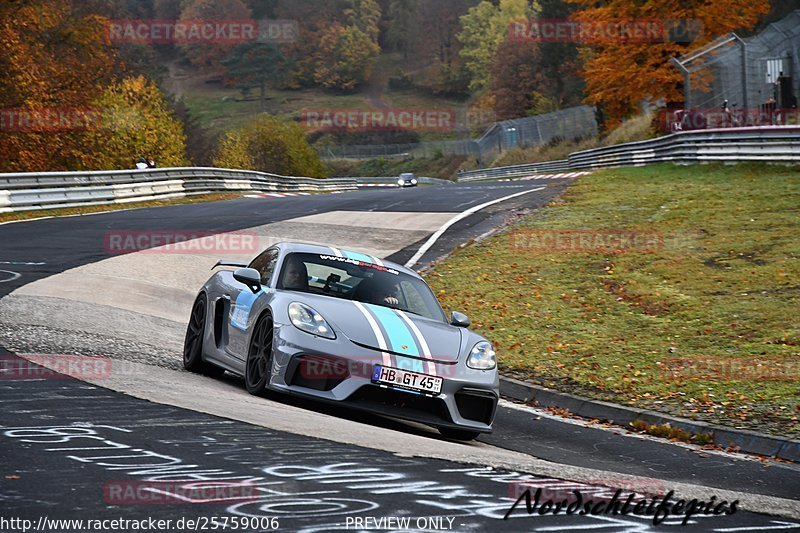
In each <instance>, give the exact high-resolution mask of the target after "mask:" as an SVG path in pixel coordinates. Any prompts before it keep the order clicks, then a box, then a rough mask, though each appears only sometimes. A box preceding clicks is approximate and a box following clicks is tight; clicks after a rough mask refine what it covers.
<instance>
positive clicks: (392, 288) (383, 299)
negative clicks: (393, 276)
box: [356, 279, 400, 307]
mask: <svg viewBox="0 0 800 533" xmlns="http://www.w3.org/2000/svg"><path fill="white" fill-rule="evenodd" d="M398 291H399V287H398V286H397V284H396V283H392V282H389V283H380V282H378V281H376V280H374V279H365V280H364V281H362V282H361V283H360V284H359V285H358V290H357V291H356V299H357V300H359V301H362V302H366V303H371V304H375V305H383V306H386V307H397V306H399V305H400V300H399V299H398V298H397V294H398Z"/></svg>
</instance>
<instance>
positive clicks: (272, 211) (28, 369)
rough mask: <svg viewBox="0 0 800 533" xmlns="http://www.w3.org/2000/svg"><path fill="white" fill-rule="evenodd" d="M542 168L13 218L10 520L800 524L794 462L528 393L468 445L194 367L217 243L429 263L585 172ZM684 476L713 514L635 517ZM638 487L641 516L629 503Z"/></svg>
mask: <svg viewBox="0 0 800 533" xmlns="http://www.w3.org/2000/svg"><path fill="white" fill-rule="evenodd" d="M541 183H542V182H537V184H536V186H534V185H530V184H527V183H526V184H521V182H505V183H495V184H474V185H468V186H450V187H425V188H418V189H412V190H394V189H391V190H380V191H369V192H356V193H346V194H336V195H326V196H308V197H296V198H282V199H241V200H234V201H228V202H219V203H210V204H200V205H182V206H171V207H163V208H156V209H143V210H132V211H123V212H114V213H106V214H99V215H92V216H83V217H69V218H59V219H45V220H39V221H32V222H24V223H13V224H6V225H2V226H0V296H2V297H3V298H2V299H1V300H0V344H1V345H2V346H4V347H5V348H7V349H8V350H9V351H5V350H3V351H2V361H3V368H2V374H0V377H2V379H0V388H2V390H3V391H4V393H3V395H2V397H1V398H0V402H2V407H3V412H4V417H3V421H2V426H1V427H0V441H2V443H1V444H0V454H2V456H3V458H4V465H5V466H6V468H5V470H6V474H7V475H5V476H4V478H3V479H2V480H0V498H2V499H3V501H4V508H5V509H6V510H4V511H3V514H2V515H0V530H3V531H6V530H12V528H13V527H15V526H12V525H9V524H7V523H3V522H2V519H3V518H19V519H20V520H22V519H24V520H30V521H32V523H33V524H36V525H38V526H42V527H40V530H59V529H57V528H56V527H55V526H57V525H59V524H55V525H53V524H49V523H48V524H49V525H48V524H43V523H40V522H37V521H39V520H42V517H43V516H44V517H45V518H47V519H48V520H50V519H83V520H90V519H105V520H112V519H115V518H116V519H129V520H134V519H142V518H145V517H148V518H149V517H152V518H153V519H157V518H158V519H163V520H166V519H171V520H173V523H172V524H170V527H169V528H168V529H170V530H176V531H181V530H190V529H191V530H202V529H214V527H213V525H214V524H216V529H225V528H227V529H237V528H236V527H234V524H236V525H237V526H241V525H242V520H244V519H248V520H252V521H253V522H252V523H251V522H248V523H247V524H246V525H247V527H246V528H241V527H238V529H239V530H242V529H247V530H271V529H274V528H276V527H279V528H280V529H284V530H303V531H331V530H337V529H341V530H350V531H355V530H374V529H383V530H425V531H442V530H450V531H471V530H485V529H488V528H492V529H498V530H503V531H505V530H508V531H517V530H525V531H530V530H537V529H542V530H547V531H559V530H565V531H569V530H574V529H576V528H581V529H601V530H610V531H615V530H616V531H648V530H651V529H654V530H656V529H662V528H665V527H667V528H671V527H670V526H674V527H680V526H682V525H683V524H684V518H686V520H685V523H686V524H687V525H691V527H692V529H693V530H709V531H749V530H752V529H756V528H758V529H765V528H767V529H769V528H773V529H782V530H792V529H800V520H798V519H800V502H798V500H797V498H798V496H797V495H798V494H800V481H799V480H800V475H798V474H800V470H798V468H797V467H796V466H794V465H787V464H778V463H775V464H773V463H766V464H765V463H762V462H760V461H754V460H752V459H750V458H747V457H744V456H736V455H732V454H725V453H716V452H714V453H712V452H707V451H702V452H701V451H698V450H696V449H693V448H691V447H689V446H675V445H671V444H666V443H663V442H659V441H656V440H654V439H648V438H642V437H639V436H631V435H626V434H624V433H625V432H623V431H621V430H616V431H615V430H608V429H598V428H596V427H592V426H588V425H585V424H581V423H578V422H575V421H568V420H562V419H559V418H557V417H554V416H551V415H548V414H547V413H545V412H541V411H537V410H535V409H531V408H528V407H523V406H516V405H513V404H511V403H508V402H504V403H503V405H502V406H501V408H500V410H499V412H498V417H497V422H496V426H495V427H496V430H495V433H493V434H492V435H487V436H482V437H481V438H480V439H479V440H478V441H477V442H475V443H470V444H463V443H457V442H449V441H447V440H444V439H442V438H441V437H440V436H439V435H438V433H436V432H435V431H432V430H430V429H428V428H426V427H422V426H418V425H415V424H409V423H401V422H397V421H392V420H386V419H381V418H377V417H374V416H368V415H361V414H353V413H350V412H347V411H343V410H341V409H338V408H336V407H327V406H321V405H317V404H314V403H311V402H305V401H301V400H296V399H289V398H284V397H269V398H255V397H251V396H248V395H247V394H246V392H245V391H244V390H243V389H244V388H243V385H242V383H241V382H240V381H239V380H237V379H235V378H232V377H228V378H223V379H221V380H211V379H208V378H204V377H200V376H195V375H191V374H188V373H186V372H183V371H182V370H181V369H180V362H181V349H182V340H183V335H184V331H185V324H186V320H187V317H188V315H189V310H190V307H191V303H192V299H193V297H194V295H195V293H196V290H197V288H198V287H199V286H200V285H201V284H202V283H203V282H204V281H205V280H206V279H207V277H208V276H209V275H210V271H211V267H212V266H213V265H214V263H215V262H216V261H217V260H218V259H220V258H223V257H224V258H228V259H242V260H246V259H250V258H252V257H253V256H254V255H255V254H256V253H258V251H260V250H262V249H264V248H265V247H267V246H268V245H270V244H272V243H274V242H278V241H287V240H288V241H304V242H314V243H325V244H331V245H334V246H337V247H342V248H348V249H356V250H360V251H362V252H365V253H368V254H371V255H374V256H378V257H383V258H389V259H391V260H394V261H396V262H400V263H403V262H406V261H409V260H412V259H413V260H414V261H417V260H418V261H419V262H418V265H419V266H424V265H426V264H428V263H430V261H432V260H435V259H436V258H439V257H441V256H442V255H443V254H445V253H447V252H448V251H449V250H451V249H452V248H453V247H454V246H456V245H457V244H458V243H460V242H464V241H466V240H468V239H471V238H476V237H480V236H481V235H485V234H487V233H489V232H491V231H494V230H496V228H498V227H500V226H502V225H503V224H504V223H505V221H506V219H507V218H508V217H509V216H513V215H515V214H519V213H523V212H526V211H528V210H531V209H536V208H539V207H542V206H544V205H546V204H547V203H548V202H549V201H551V200H552V199H553V198H554V197H555V196H557V195H558V194H560V192H561V191H562V190H563V188H564V187H565V186H566V183H565V182H564V181H561V180H555V181H552V182H551V183H549V184H548V185H547V186H542V185H541ZM520 193H524V194H520ZM500 199H506V200H503V201H497V200H500ZM480 206H485V207H484V208H482V209H480V210H477V209H475V208H476V207H480ZM464 213H467V215H468V216H466V215H464V216H462V214H464ZM432 235H435V236H436V239H435V240H434V239H432V238H431V236H432ZM186 239H191V240H188V241H186ZM175 241H181V242H180V243H179V244H175ZM420 251H421V252H420ZM465 311H467V312H468V311H469V310H465ZM12 352H13V353H12ZM86 356H101V357H92V358H90V357H86ZM47 368H52V369H53V370H54V371H53V372H49V371H47ZM64 373H68V374H71V375H76V376H77V377H79V378H80V380H75V379H72V378H69V377H66V376H64V375H63V374H64ZM144 400H149V401H144ZM212 489H213V490H212ZM528 489H530V490H531V492H530V493H529V494H530V495H531V496H532V502H531V507H529V508H527V509H526V502H525V498H524V497H525V494H526V491H527V490H528ZM537 489H539V490H538V495H539V499H538V500H537V499H536V495H537ZM617 489H619V490H620V493H619V494H616V500H615V493H616V490H617ZM214 490H216V492H214ZM573 491H578V492H579V493H580V494H581V497H582V498H583V500H584V501H587V500H588V499H592V501H593V505H595V504H596V505H597V507H591V506H590V507H587V508H586V510H587V512H585V513H583V514H581V513H578V512H575V510H574V509H573V514H571V515H569V516H567V515H566V512H565V511H566V509H565V510H564V511H563V512H561V513H560V514H555V513H554V512H552V509H550V510H548V511H547V512H542V511H543V510H544V509H545V504H544V502H545V501H546V500H552V501H553V502H556V501H563V500H564V499H565V498H571V500H570V501H574V499H575V497H576V496H575V494H576V493H574V492H573ZM669 491H674V493H673V495H672V500H673V501H678V500H680V499H684V500H686V502H689V501H691V500H692V499H695V500H697V504H696V505H695V507H699V502H705V503H708V505H707V506H706V507H704V510H705V511H706V512H702V511H698V512H696V513H694V516H691V517H685V513H684V514H681V513H680V512H678V513H676V514H675V515H669V516H668V517H666V519H665V520H664V521H663V522H660V524H658V525H656V524H655V523H654V522H655V521H654V520H653V516H652V514H651V515H648V516H645V515H641V516H638V515H637V514H636V513H633V512H631V509H633V506H634V504H636V503H637V502H638V501H640V500H643V499H646V498H648V497H649V498H650V500H648V501H650V502H651V503H652V502H655V500H656V499H657V497H662V499H663V495H664V494H666V493H668V492H669ZM67 495H69V498H67ZM629 495H631V502H630V503H631V508H630V509H628V511H629V512H627V513H614V512H612V510H614V509H618V508H619V507H620V505H621V504H618V505H617V506H616V507H615V506H614V503H615V501H617V500H619V499H620V498H621V499H622V500H623V502H622V503H624V499H625V498H626V497H628V496H629ZM520 497H522V499H521V500H520V502H521V503H520V504H519V506H518V507H517V508H516V509H515V510H514V511H513V512H511V513H510V514H508V516H507V513H508V512H509V510H510V509H511V508H512V505H513V504H514V502H515V501H517V500H518V499H519V498H520ZM712 498H713V500H712ZM723 501H725V502H727V504H726V505H730V503H731V502H733V501H738V504H737V512H736V513H735V514H732V515H731V514H726V513H725V510H726V509H728V510H730V509H729V508H728V507H726V506H721V507H720V505H721V502H723ZM537 502H538V503H539V504H541V506H538V507H537ZM602 502H605V504H604V505H599V504H600V503H602ZM711 503H713V504H714V505H713V506H712V505H711ZM553 505H555V503H554V504H553ZM687 505H688V503H687ZM605 508H608V509H609V511H608V512H604V509H605ZM714 509H717V510H719V511H720V513H719V514H714V512H713V511H714ZM528 511H531V512H530V513H529V512H528ZM753 512H755V513H760V514H754V513H753ZM640 514H641V513H640ZM45 515H46V516H45ZM504 517H507V518H508V519H507V520H504ZM180 518H183V519H184V522H183V523H180V524H179V523H177V522H175V520H177V519H180ZM212 519H214V520H215V522H214V523H212V522H211V520H212ZM272 519H274V520H272ZM406 519H408V520H409V521H406ZM188 520H195V521H201V522H202V521H203V520H205V521H206V523H205V525H206V526H207V527H205V528H204V527H202V525H203V524H201V523H188V522H187V521H188ZM224 520H226V522H225V523H224V524H223V521H224ZM16 525H17V526H18V525H20V524H19V523H17V524H16ZM60 525H64V524H60ZM96 525H97V524H96ZM100 525H101V526H102V525H103V524H100ZM117 525H118V526H120V527H119V528H118V529H125V528H124V527H122V526H123V525H124V524H117ZM127 525H128V526H131V524H127ZM223 525H224V526H225V527H223ZM44 526H47V527H44ZM72 526H74V527H73V529H72V530H86V529H81V528H82V527H84V526H86V524H80V525H78V524H72V525H71V526H70V527H72ZM79 526H80V527H79ZM189 526H194V527H189ZM95 529H102V528H99V527H98V528H95ZM64 530H67V528H64Z"/></svg>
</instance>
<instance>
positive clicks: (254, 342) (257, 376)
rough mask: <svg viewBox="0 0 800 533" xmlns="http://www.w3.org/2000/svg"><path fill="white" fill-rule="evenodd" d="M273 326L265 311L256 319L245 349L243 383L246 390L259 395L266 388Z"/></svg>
mask: <svg viewBox="0 0 800 533" xmlns="http://www.w3.org/2000/svg"><path fill="white" fill-rule="evenodd" d="M273 333H274V327H273V322H272V315H270V314H269V313H265V314H264V315H262V316H261V318H259V319H258V322H257V323H256V327H255V329H253V335H252V336H251V337H250V347H249V349H248V350H247V362H246V364H245V372H244V383H245V386H246V387H247V392H249V393H250V394H253V395H256V396H261V395H263V394H264V393H265V392H266V390H267V383H268V382H269V378H270V374H271V369H272V335H273Z"/></svg>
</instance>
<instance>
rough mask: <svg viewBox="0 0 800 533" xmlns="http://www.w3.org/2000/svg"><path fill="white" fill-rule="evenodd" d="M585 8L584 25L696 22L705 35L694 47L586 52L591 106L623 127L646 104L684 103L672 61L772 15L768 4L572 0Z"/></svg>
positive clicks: (653, 44)
mask: <svg viewBox="0 0 800 533" xmlns="http://www.w3.org/2000/svg"><path fill="white" fill-rule="evenodd" d="M567 1H569V2H571V3H574V4H577V5H578V6H579V7H581V8H582V9H580V10H579V11H577V12H576V13H575V14H574V15H573V17H574V18H575V19H576V20H578V21H581V22H584V23H587V24H589V23H598V22H599V23H602V22H604V21H605V22H609V21H618V20H631V19H647V20H658V21H665V22H668V21H678V20H682V21H697V22H699V23H700V24H701V26H702V30H701V31H700V32H698V34H697V36H696V38H694V39H691V40H688V41H689V42H675V41H671V40H669V36H668V35H666V36H664V38H660V39H658V40H656V39H653V40H651V41H647V42H642V41H638V42H635V41H634V40H628V41H624V40H621V39H616V40H612V39H604V40H603V42H598V43H595V44H592V45H589V46H586V47H585V48H583V50H582V55H583V59H584V73H585V74H584V76H585V81H586V92H587V94H588V97H587V102H588V103H590V104H596V105H600V106H602V108H603V110H604V112H605V114H606V117H607V120H608V122H607V124H608V125H609V126H613V125H615V124H618V123H619V122H620V121H621V120H622V119H623V118H624V117H626V116H628V115H630V114H632V113H634V112H636V110H637V107H638V104H639V102H641V101H642V100H645V99H649V100H658V99H660V98H664V99H666V100H667V101H680V100H682V95H681V91H680V84H681V82H682V76H681V73H680V71H679V70H678V69H676V68H675V67H674V66H673V65H672V64H670V61H669V60H670V58H673V57H678V56H681V55H683V54H685V53H686V52H688V51H690V50H692V49H694V48H697V47H699V46H702V45H704V44H706V43H708V42H710V41H711V40H713V39H714V38H715V37H719V36H721V35H724V34H726V33H728V32H731V31H734V30H741V29H748V28H751V27H753V26H754V25H755V24H756V23H757V22H758V20H759V19H760V17H762V16H763V15H765V14H766V13H768V12H769V9H770V6H769V1H768V0H684V1H682V2H675V1H674V0H644V1H639V2H631V1H630V0H607V1H605V2H602V3H601V4H600V5H598V3H597V2H596V0H567Z"/></svg>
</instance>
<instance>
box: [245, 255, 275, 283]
mask: <svg viewBox="0 0 800 533" xmlns="http://www.w3.org/2000/svg"><path fill="white" fill-rule="evenodd" d="M276 264H278V250H274V249H272V250H267V251H266V252H264V253H263V254H261V255H259V256H258V257H256V258H255V259H254V260H253V262H252V263H250V268H255V269H256V270H258V271H259V272H260V273H261V284H262V285H269V280H270V278H271V277H272V273H273V272H275V265H276Z"/></svg>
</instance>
